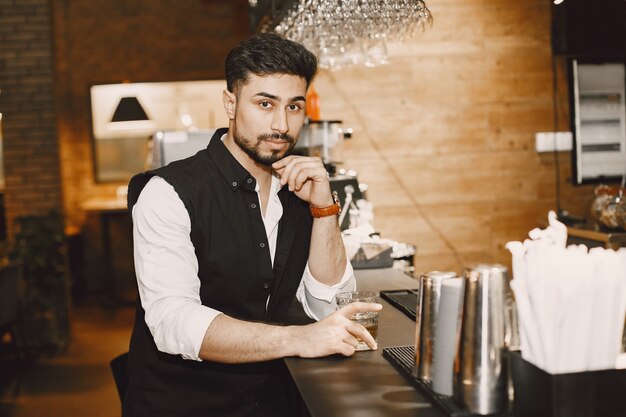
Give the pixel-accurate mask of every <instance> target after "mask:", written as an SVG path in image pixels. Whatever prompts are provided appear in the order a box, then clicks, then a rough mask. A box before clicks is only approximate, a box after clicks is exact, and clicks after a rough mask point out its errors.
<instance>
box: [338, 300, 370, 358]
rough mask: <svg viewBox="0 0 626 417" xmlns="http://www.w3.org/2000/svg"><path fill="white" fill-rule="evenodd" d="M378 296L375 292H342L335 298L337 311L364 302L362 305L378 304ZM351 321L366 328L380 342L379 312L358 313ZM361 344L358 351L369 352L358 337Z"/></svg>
mask: <svg viewBox="0 0 626 417" xmlns="http://www.w3.org/2000/svg"><path fill="white" fill-rule="evenodd" d="M377 296H378V294H377V293H375V292H373V291H347V292H340V293H338V294H337V295H336V296H335V299H336V301H337V309H340V308H342V307H345V306H347V305H348V304H350V303H355V302H362V303H376V302H378V300H377ZM350 320H352V321H354V322H356V323H359V324H360V325H361V326H363V327H365V328H366V329H367V331H368V332H370V334H371V335H372V337H373V338H374V340H376V341H378V311H362V312H357V313H356V314H354V315H353V316H352V317H350ZM357 341H358V342H359V344H358V346H357V347H356V350H369V349H370V348H369V346H367V344H366V343H365V342H364V341H362V340H361V339H360V338H358V337H357Z"/></svg>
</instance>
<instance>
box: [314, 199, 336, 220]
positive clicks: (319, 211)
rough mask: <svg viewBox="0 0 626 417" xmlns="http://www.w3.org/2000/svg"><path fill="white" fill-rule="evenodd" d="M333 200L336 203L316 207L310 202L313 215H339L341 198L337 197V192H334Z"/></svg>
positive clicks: (316, 216) (318, 216) (317, 216)
mask: <svg viewBox="0 0 626 417" xmlns="http://www.w3.org/2000/svg"><path fill="white" fill-rule="evenodd" d="M333 200H334V201H335V204H333V205H331V206H326V207H315V206H313V205H311V204H309V210H310V211H311V216H313V217H315V218H317V219H318V218H320V217H328V216H337V215H339V213H341V204H340V203H339V198H338V197H337V193H333Z"/></svg>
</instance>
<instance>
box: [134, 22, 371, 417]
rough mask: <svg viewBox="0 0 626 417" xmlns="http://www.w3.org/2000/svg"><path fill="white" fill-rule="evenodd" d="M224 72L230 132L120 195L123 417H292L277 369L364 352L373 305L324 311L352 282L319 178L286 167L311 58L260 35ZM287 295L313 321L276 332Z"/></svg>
mask: <svg viewBox="0 0 626 417" xmlns="http://www.w3.org/2000/svg"><path fill="white" fill-rule="evenodd" d="M225 66H226V79H227V91H224V93H223V101H224V109H225V111H226V114H227V115H228V118H229V127H228V129H218V130H217V132H216V133H215V135H214V136H213V138H212V139H211V140H210V142H209V145H208V147H207V149H206V150H203V151H200V152H198V154H196V155H195V156H193V157H190V158H187V159H185V160H182V161H177V162H174V163H172V164H170V165H168V166H166V167H163V168H160V169H157V170H155V171H152V172H147V173H144V174H140V175H138V176H136V177H134V178H133V179H132V180H131V182H130V185H129V209H130V210H132V216H133V225H134V226H133V228H134V229H133V236H134V250H135V269H136V272H137V279H138V284H139V294H140V299H141V305H138V308H137V316H136V322H135V328H134V330H133V335H132V338H131V344H130V354H129V375H130V376H129V385H128V389H127V391H126V396H125V399H124V414H125V415H127V416H150V417H154V416H252V415H254V416H281V415H285V416H293V415H294V413H295V411H294V409H293V403H290V389H292V388H291V386H290V384H292V383H291V382H290V380H289V376H288V374H287V373H286V371H285V369H284V364H283V363H282V361H281V360H280V358H283V357H288V356H300V357H309V358H313V357H321V356H326V355H331V354H343V355H346V356H349V355H352V354H353V353H354V350H355V347H356V346H357V338H360V339H363V340H364V341H365V342H366V343H367V344H368V345H369V346H370V347H371V348H372V349H376V343H375V342H374V340H373V338H372V337H371V335H370V334H369V333H368V332H367V331H366V330H365V328H363V327H362V326H360V325H358V324H355V323H353V322H351V321H350V320H349V319H348V317H350V316H351V315H353V314H354V313H355V312H356V311H357V310H358V311H372V310H379V309H380V308H381V306H380V305H375V306H369V305H365V304H360V303H356V304H354V305H351V306H349V307H348V308H346V309H342V310H339V311H337V312H335V311H334V310H335V305H334V303H333V297H334V296H335V294H336V293H337V292H338V291H339V290H351V289H354V288H355V282H354V276H353V273H352V267H351V266H350V263H349V262H348V261H347V259H346V254H345V249H344V247H343V243H342V240H341V232H340V230H339V226H338V224H337V216H336V214H337V210H336V207H337V205H336V203H334V201H333V198H332V195H331V190H330V185H329V181H328V175H327V173H326V171H325V170H324V166H323V164H322V163H321V161H320V160H319V159H318V158H309V157H302V156H286V155H287V153H288V151H289V150H290V149H292V148H293V146H294V145H295V143H296V139H297V137H298V135H299V133H300V130H301V128H302V125H303V123H304V117H305V115H304V108H305V96H306V90H307V87H308V85H309V83H310V82H311V79H312V78H313V76H314V74H315V72H316V70H317V62H316V59H315V57H314V55H312V54H311V53H310V52H308V51H307V50H306V49H305V48H304V47H302V46H301V45H299V44H297V43H294V42H291V41H288V40H285V39H283V38H281V37H280V36H278V35H272V34H262V35H257V36H255V37H252V38H250V39H248V40H247V41H244V42H242V43H241V44H240V45H238V46H237V47H235V48H234V49H233V50H232V51H231V52H230V53H229V54H228V56H227V58H226V65H225ZM296 293H297V298H298V300H299V301H300V302H301V303H302V306H303V308H304V310H305V311H306V312H307V314H308V315H309V316H310V317H312V318H314V319H317V320H319V319H321V320H320V321H318V322H316V323H313V324H309V325H306V326H285V325H277V324H286V323H285V321H286V320H287V311H288V309H289V307H290V305H291V303H292V300H293V299H294V295H296ZM270 323H275V324H270ZM290 407H291V408H290Z"/></svg>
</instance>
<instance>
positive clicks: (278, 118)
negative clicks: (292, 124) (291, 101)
mask: <svg viewBox="0 0 626 417" xmlns="http://www.w3.org/2000/svg"><path fill="white" fill-rule="evenodd" d="M270 127H271V129H272V130H273V131H275V132H278V133H287V132H288V131H289V124H288V123H287V112H286V111H285V110H282V109H277V110H276V111H275V112H274V114H273V115H272V125H271V126H270Z"/></svg>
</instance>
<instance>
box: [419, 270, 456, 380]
mask: <svg viewBox="0 0 626 417" xmlns="http://www.w3.org/2000/svg"><path fill="white" fill-rule="evenodd" d="M456 276H457V274H456V272H441V271H431V272H427V273H425V274H422V275H420V278H419V282H420V284H419V298H418V302H417V319H416V321H415V322H416V328H415V368H414V369H413V374H414V376H415V377H417V378H420V379H422V380H424V381H428V382H430V381H432V376H433V354H434V351H435V347H434V346H435V326H436V325H437V315H438V311H439V301H440V299H441V284H442V283H443V281H445V280H447V279H451V278H454V277H456Z"/></svg>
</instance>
